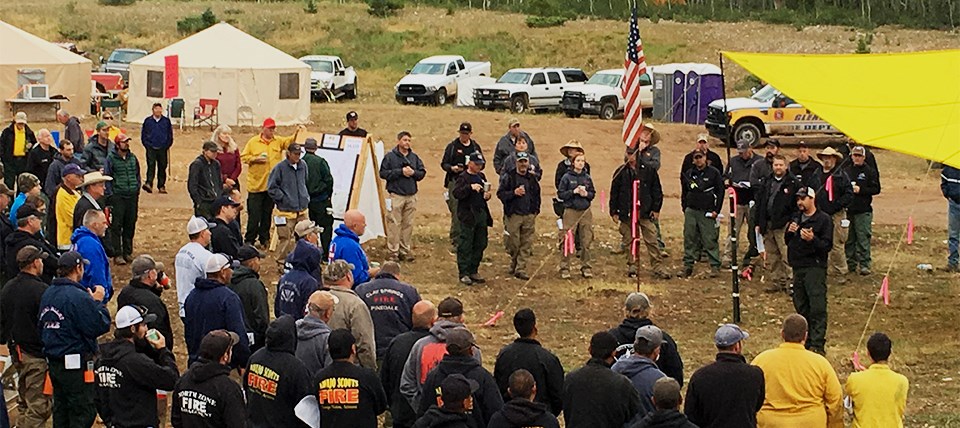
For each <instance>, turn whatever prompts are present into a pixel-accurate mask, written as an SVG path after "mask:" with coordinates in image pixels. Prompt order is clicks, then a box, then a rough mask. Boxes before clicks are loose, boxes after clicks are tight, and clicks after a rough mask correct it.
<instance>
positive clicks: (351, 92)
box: [344, 79, 357, 100]
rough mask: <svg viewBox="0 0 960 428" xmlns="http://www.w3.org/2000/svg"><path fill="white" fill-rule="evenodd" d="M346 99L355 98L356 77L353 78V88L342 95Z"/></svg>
mask: <svg viewBox="0 0 960 428" xmlns="http://www.w3.org/2000/svg"><path fill="white" fill-rule="evenodd" d="M344 97H346V98H347V99H348V100H354V99H357V79H353V88H352V89H350V90H349V91H347V92H346V94H345V95H344Z"/></svg>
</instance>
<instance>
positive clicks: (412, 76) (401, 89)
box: [394, 55, 490, 105]
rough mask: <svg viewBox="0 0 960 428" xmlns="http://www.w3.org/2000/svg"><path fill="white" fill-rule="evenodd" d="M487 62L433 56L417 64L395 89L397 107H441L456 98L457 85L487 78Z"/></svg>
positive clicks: (449, 56)
mask: <svg viewBox="0 0 960 428" xmlns="http://www.w3.org/2000/svg"><path fill="white" fill-rule="evenodd" d="M489 75H490V62H479V61H476V62H473V61H464V60H463V57H462V56H460V55H437V56H431V57H428V58H424V59H422V60H420V62H418V63H417V65H415V66H414V67H413V69H411V70H407V75H406V76H403V78H402V79H400V81H399V82H397V85H396V86H395V87H394V89H395V90H396V98H397V102H399V103H400V104H413V103H425V104H435V105H444V104H446V103H447V100H449V99H450V98H451V97H455V96H456V95H457V81H458V80H460V79H463V78H466V77H476V76H489Z"/></svg>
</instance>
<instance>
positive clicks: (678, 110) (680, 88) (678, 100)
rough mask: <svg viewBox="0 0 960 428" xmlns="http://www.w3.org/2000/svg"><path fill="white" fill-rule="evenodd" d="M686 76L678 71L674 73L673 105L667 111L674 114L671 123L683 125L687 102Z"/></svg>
mask: <svg viewBox="0 0 960 428" xmlns="http://www.w3.org/2000/svg"><path fill="white" fill-rule="evenodd" d="M686 80H687V79H686V75H685V74H684V72H682V71H680V70H677V71H674V72H673V103H672V104H671V106H670V109H668V110H667V111H669V112H673V115H672V116H670V117H671V119H670V121H671V122H673V123H683V111H684V101H686V90H685V89H686Z"/></svg>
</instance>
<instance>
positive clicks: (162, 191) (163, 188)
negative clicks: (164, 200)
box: [157, 187, 167, 195]
mask: <svg viewBox="0 0 960 428" xmlns="http://www.w3.org/2000/svg"><path fill="white" fill-rule="evenodd" d="M157 191H158V192H160V193H161V194H164V195H166V194H167V188H166V187H161V188H159V189H157Z"/></svg>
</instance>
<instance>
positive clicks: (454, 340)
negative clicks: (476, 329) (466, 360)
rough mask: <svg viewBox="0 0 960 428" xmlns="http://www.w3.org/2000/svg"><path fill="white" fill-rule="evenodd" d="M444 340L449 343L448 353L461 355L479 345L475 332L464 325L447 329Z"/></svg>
mask: <svg viewBox="0 0 960 428" xmlns="http://www.w3.org/2000/svg"><path fill="white" fill-rule="evenodd" d="M444 342H446V343H447V353H450V354H454V355H460V354H462V353H463V352H465V351H466V350H467V349H470V348H473V347H474V346H477V344H476V343H474V342H475V339H474V337H473V333H471V332H470V330H467V329H466V328H464V327H456V328H453V329H450V330H448V331H447V335H446V336H444Z"/></svg>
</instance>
